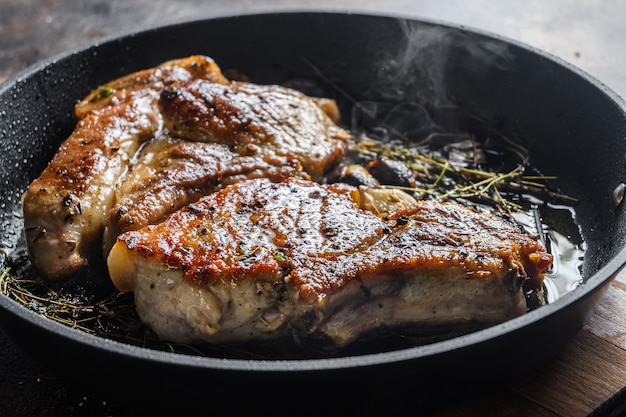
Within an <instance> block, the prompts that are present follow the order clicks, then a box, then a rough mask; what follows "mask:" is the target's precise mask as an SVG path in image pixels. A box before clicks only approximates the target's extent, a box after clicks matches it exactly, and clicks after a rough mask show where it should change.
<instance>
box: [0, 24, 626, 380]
mask: <svg viewBox="0 0 626 417" xmlns="http://www.w3.org/2000/svg"><path fill="white" fill-rule="evenodd" d="M303 27H306V28H308V30H307V31H303V30H301V28H303ZM243 28H245V30H243ZM154 45H158V47H154ZM192 54H205V55H208V56H210V57H212V58H213V59H215V61H216V62H217V63H219V64H220V65H221V66H222V67H223V68H236V69H237V70H240V71H242V72H244V73H245V74H247V75H248V76H249V78H250V79H251V80H254V81H255V82H258V83H283V82H284V81H285V80H293V79H315V80H320V79H322V80H323V82H322V83H321V85H323V86H325V89H324V91H323V92H322V93H325V94H327V95H328V96H331V97H333V98H335V99H337V101H338V103H339V104H340V107H341V110H342V112H343V113H344V114H345V115H346V116H345V117H344V118H345V119H346V120H349V119H350V117H351V116H350V114H351V112H352V110H353V104H354V103H353V100H356V101H357V102H386V101H393V102H404V101H416V100H417V101H418V102H427V103H433V104H435V105H438V104H441V105H444V104H446V103H448V102H450V101H454V102H456V103H461V104H462V105H463V107H465V108H467V109H470V110H471V111H472V112H475V113H477V114H479V115H480V116H481V118H483V119H485V120H490V121H494V122H495V123H497V125H498V127H499V129H500V131H501V132H504V133H505V134H507V135H515V136H520V137H523V138H526V139H528V140H529V141H531V142H532V144H533V145H532V148H531V158H532V163H533V164H534V165H535V166H537V167H538V168H539V169H540V170H541V171H542V172H545V173H546V174H555V175H557V176H558V180H557V185H558V187H559V189H560V190H562V192H563V193H564V194H567V195H571V196H574V197H575V198H576V199H578V200H579V204H578V205H577V206H576V210H575V212H576V218H575V220H576V222H577V224H578V226H579V232H580V234H581V237H582V238H583V239H584V241H585V243H586V253H585V257H584V261H583V262H582V265H581V276H582V279H583V283H582V285H580V287H579V288H577V289H576V290H574V291H572V292H571V293H570V294H567V295H566V296H564V297H563V298H562V299H559V300H557V301H556V302H554V303H553V304H549V305H546V306H543V307H541V308H538V309H537V310H535V311H532V312H530V313H529V314H527V315H526V316H523V317H520V318H518V319H514V320H511V321H510V322H506V323H503V324H500V325H496V326H493V327H490V328H487V329H481V330H478V331H476V332H473V333H470V334H465V335H460V336H458V337H454V338H451V339H449V340H444V341H438V342H435V343H431V344H427V345H424V346H418V347H410V346H406V347H403V348H402V349H392V350H391V351H387V352H384V353H377V350H378V349H381V351H382V350H384V349H386V348H385V347H384V346H382V347H376V346H374V347H372V346H370V348H369V349H370V350H369V351H367V352H365V353H362V352H361V353H360V352H354V351H348V352H346V353H345V354H344V355H342V356H341V357H338V358H325V359H311V360H307V359H297V360H292V361H289V360H287V361H273V360H269V361H268V360H263V359H260V360H255V359H254V358H252V359H239V358H234V359H224V358H223V357H220V354H217V353H216V354H215V356H214V357H199V356H195V355H193V354H190V355H178V354H172V353H168V352H159V351H152V350H151V349H146V348H141V347H136V346H130V345H126V344H123V343H119V342H115V341H109V340H107V341H102V340H101V338H99V337H95V336H92V335H87V334H83V333H81V332H80V331H78V330H75V329H70V328H67V327H65V326H63V325H59V324H58V323H49V320H47V319H45V318H43V317H42V316H39V315H38V314H37V313H35V312H33V311H31V310H28V309H26V308H23V307H21V306H18V305H17V304H16V303H15V302H13V301H11V300H9V299H7V298H6V297H1V298H0V307H1V309H0V312H1V316H0V317H2V325H3V327H4V328H5V330H6V331H7V333H8V334H9V335H11V337H13V338H14V339H16V340H17V341H18V342H19V343H20V344H21V345H23V346H25V348H26V350H27V351H29V352H32V353H33V354H34V355H38V356H42V357H43V358H44V360H46V361H54V360H55V359H56V358H57V357H70V356H68V355H71V354H77V353H79V352H92V351H93V352H97V353H98V354H99V355H100V356H101V358H100V359H97V360H96V361H94V366H98V367H100V368H101V369H100V370H101V371H102V372H107V370H106V368H107V367H108V366H109V365H110V363H111V362H112V361H115V362H116V363H117V366H116V367H119V366H122V365H123V366H128V367H143V366H144V365H145V364H154V363H158V364H160V366H157V367H155V368H154V370H153V371H151V372H155V373H156V372H158V371H161V370H163V369H166V370H168V371H171V370H172V369H174V370H179V371H181V370H184V371H181V372H192V373H194V374H195V373H201V372H203V371H206V370H207V369H210V370H211V371H213V372H223V373H226V374H229V373H231V372H247V371H262V373H263V374H265V376H266V377H267V373H268V372H269V373H272V375H273V374H274V373H278V374H282V373H291V372H300V371H307V372H312V373H315V372H318V371H320V370H329V371H334V370H341V369H351V370H352V371H353V372H356V373H357V374H358V372H359V371H358V370H359V369H368V368H376V369H378V368H379V367H381V366H386V368H385V372H390V373H391V372H404V373H406V372H409V371H407V370H406V369H404V368H403V367H404V366H405V365H406V364H407V363H414V364H416V366H417V364H419V366H423V367H424V368H422V369H437V368H438V367H440V366H441V364H442V363H443V362H446V363H458V364H461V363H467V362H474V363H476V364H477V366H479V367H480V366H482V365H484V364H485V363H486V362H492V361H493V358H501V357H502V356H503V355H504V354H506V355H507V356H510V355H515V354H516V353H517V354H520V352H526V351H534V350H537V348H540V350H541V353H539V354H538V355H537V357H540V358H541V357H543V358H547V357H549V356H551V355H552V354H554V353H555V352H556V351H558V349H559V348H560V347H561V346H563V345H564V344H565V343H567V341H568V340H569V339H570V338H571V337H572V336H573V335H574V334H575V333H576V332H577V331H578V329H579V328H580V327H581V326H582V324H583V322H584V320H585V318H586V317H587V316H588V315H589V312H590V311H591V310H592V309H593V307H594V306H595V304H596V303H597V301H598V299H599V297H600V296H601V294H602V289H603V288H605V287H606V286H607V284H608V283H609V282H610V279H611V278H612V277H614V276H615V274H617V272H618V271H619V270H620V269H621V268H622V266H623V264H624V261H625V260H626V254H625V249H624V239H625V236H624V235H625V225H626V222H625V221H624V210H623V207H622V205H621V204H619V205H615V204H614V197H613V196H614V194H613V193H614V190H615V188H616V187H618V186H619V184H620V183H621V182H623V181H624V178H626V172H625V171H626V167H625V166H624V155H625V154H626V140H625V139H626V113H625V108H626V106H625V105H624V103H623V101H622V100H621V99H620V98H618V97H617V96H616V95H614V94H613V93H612V92H610V91H608V90H607V89H606V88H605V87H603V86H602V85H601V84H600V83H599V82H597V81H596V80H594V79H592V78H591V77H589V76H587V75H586V74H583V73H582V72H581V71H579V70H577V69H575V68H573V67H571V66H569V65H567V64H565V63H563V62H560V61H559V60H557V59H555V58H553V57H550V56H548V55H547V54H545V53H542V52H540V51H536V50H533V49H532V48H529V47H527V46H524V45H520V44H516V43H514V42H511V41H508V40H505V39H501V38H498V37H497V36H493V35H489V34H484V33H480V32H476V31H470V30H467V29H464V28H460V27H454V26H450V25H445V24H440V23H436V22H427V21H417V20H406V19H402V18H398V17H393V16H370V15H357V14H341V13H323V12H322V13H282V14H281V13H278V14H266V15H249V16H246V15H243V16H234V17H224V18H216V19H210V20H199V21H192V22H183V23H179V24H175V25H170V26H166V27H159V28H155V29H150V30H146V31H141V32H137V33H131V34H126V35H124V36H121V37H117V38H110V39H106V40H103V41H99V42H97V43H94V44H90V45H86V46H85V47H82V48H79V49H77V50H73V51H69V52H68V53H66V54H63V55H61V56H58V57H55V58H53V59H51V60H49V61H46V62H43V63H41V64H38V65H36V66H34V67H32V68H29V69H28V70H26V71H24V72H23V73H20V74H18V75H17V76H16V77H13V78H12V79H10V80H8V81H7V82H5V83H4V84H3V85H0V143H1V144H2V148H3V153H1V154H0V166H1V167H2V170H1V171H0V233H2V241H1V242H0V265H2V269H3V270H4V269H5V268H6V267H7V265H9V263H10V262H11V260H12V258H15V257H17V256H20V255H23V253H20V251H23V250H24V249H23V242H22V239H23V226H22V215H21V205H20V198H21V195H22V193H23V192H24V191H25V189H26V188H27V186H28V184H29V183H30V181H32V179H34V178H36V177H37V176H38V175H39V173H40V172H41V171H42V170H43V168H44V167H45V166H46V164H47V162H48V161H49V160H50V158H51V157H52V155H53V154H54V152H55V151H56V149H57V147H58V145H59V144H60V143H61V141H62V140H64V138H66V137H67V136H68V135H69V133H70V132H71V131H72V129H73V127H74V120H73V116H72V108H73V105H74V104H75V103H76V101H77V100H78V99H80V98H82V97H84V96H85V95H86V94H87V93H88V92H89V91H91V90H92V89H93V88H94V87H96V86H98V85H101V84H103V83H105V82H107V81H109V80H111V79H113V78H116V77H119V76H121V75H124V74H127V73H129V72H132V71H136V70H139V69H143V68H147V67H150V66H154V65H157V64H159V63H161V62H164V61H166V60H169V59H173V58H177V57H183V56H187V55H192ZM464 122H465V121H463V120H458V121H454V123H464ZM24 329H30V330H31V331H30V332H29V331H24ZM555 329H558V331H555ZM39 337H44V338H46V339H48V340H49V341H50V344H49V346H51V348H50V349H47V350H46V352H41V351H39V350H38V349H37V348H36V346H37V345H38V344H39V343H41V342H38V340H37V339H38V338H39ZM528 359H529V360H531V361H535V360H536V358H528ZM56 360H58V359H56ZM493 363H495V364H496V366H498V364H500V363H501V362H500V361H498V360H496V361H495V362H493ZM481 364H482V365H481ZM511 366H515V367H519V368H523V366H524V362H523V361H521V360H520V361H519V362H516V363H515V364H514V365H511ZM401 368H402V369H401ZM142 369H143V368H142Z"/></svg>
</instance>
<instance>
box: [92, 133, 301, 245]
mask: <svg viewBox="0 0 626 417" xmlns="http://www.w3.org/2000/svg"><path fill="white" fill-rule="evenodd" d="M299 175H301V168H300V165H299V163H298V161H297V160H294V159H291V158H287V159H286V163H285V164H284V165H279V166H276V165H273V164H271V163H267V162H265V161H264V160H263V159H262V158H259V157H257V156H239V155H238V154H236V153H234V152H232V151H231V150H230V149H229V147H228V146H226V145H222V144H218V143H204V142H187V141H181V140H179V139H174V138H170V137H168V136H163V137H160V138H159V139H154V140H152V141H151V142H149V143H148V144H146V146H144V147H143V148H142V150H141V152H140V154H139V156H138V158H137V161H136V162H135V163H134V164H133V165H132V167H131V169H130V171H129V173H128V175H126V177H125V179H124V181H123V182H122V184H121V185H120V186H119V187H118V188H117V193H116V194H117V200H116V203H115V205H114V206H113V208H112V209H111V210H110V212H109V219H108V223H107V225H106V227H105V234H104V246H105V251H104V253H105V254H108V251H109V249H110V248H111V246H112V245H113V243H115V239H116V237H117V236H118V235H119V234H120V233H122V232H125V231H128V230H137V229H139V228H141V227H143V226H146V225H148V224H155V223H159V222H161V221H163V220H164V219H165V217H166V216H167V215H168V214H170V213H172V212H174V211H176V210H178V209H180V208H181V207H183V206H185V205H186V204H188V203H191V202H193V201H196V200H198V199H199V198H200V197H202V196H203V195H207V194H210V193H212V192H214V191H216V190H218V189H219V188H221V187H223V186H224V185H228V184H231V183H235V182H237V181H241V180H242V179H245V178H259V177H264V178H269V179H271V180H272V181H281V180H284V179H286V178H289V177H297V176H299Z"/></svg>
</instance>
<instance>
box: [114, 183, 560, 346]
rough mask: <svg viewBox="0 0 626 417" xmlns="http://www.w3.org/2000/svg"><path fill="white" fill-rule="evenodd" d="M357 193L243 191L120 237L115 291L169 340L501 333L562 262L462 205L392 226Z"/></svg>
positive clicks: (275, 186) (277, 187)
mask: <svg viewBox="0 0 626 417" xmlns="http://www.w3.org/2000/svg"><path fill="white" fill-rule="evenodd" d="M359 199H360V193H359V192H358V191H357V190H356V189H355V188H352V187H349V186H346V185H326V186H323V185H319V184H316V183H313V182H309V181H305V180H296V179H289V180H286V181H284V182H281V183H272V182H270V181H268V180H266V179H254V180H249V181H242V182H239V183H237V184H234V185H231V186H228V187H226V188H224V189H222V190H220V191H218V192H216V193H214V194H211V195H209V196H206V197H203V198H201V199H200V200H198V201H197V202H195V203H193V204H190V205H188V206H187V207H186V208H184V209H181V210H180V211H178V212H176V213H174V214H173V215H171V216H170V217H168V219H167V220H165V221H164V222H163V223H160V224H158V225H152V226H146V227H144V228H142V229H140V230H137V231H130V232H127V233H124V234H122V235H121V236H119V238H118V241H117V243H116V244H115V245H114V247H113V249H112V250H111V253H110V255H109V258H108V266H109V271H110V275H111V278H112V280H113V282H114V283H115V285H116V286H117V287H118V288H119V289H120V290H121V291H133V292H134V297H135V302H136V306H137V311H138V313H139V315H140V317H141V319H142V320H143V321H144V322H145V323H147V324H148V325H149V326H151V327H152V328H153V329H154V330H155V331H156V332H157V333H158V334H159V335H160V337H162V338H163V339H166V340H169V341H178V342H191V341H208V342H217V341H232V340H235V341H242V340H250V339H256V338H259V339H263V338H272V337H279V336H285V335H288V336H289V335H291V336H293V337H296V338H301V337H306V335H309V334H324V335H326V336H327V337H329V338H330V339H331V340H332V341H333V342H334V343H335V344H337V345H339V346H341V345H345V344H347V343H350V342H351V341H353V340H355V338H357V337H359V336H360V335H362V334H364V333H367V332H370V331H372V330H375V329H378V328H381V327H394V326H400V325H407V324H409V325H420V326H429V325H443V324H450V323H466V322H474V321H475V322H481V323H496V322H501V321H504V320H507V319H510V318H513V317H515V316H518V315H520V314H523V313H524V312H525V311H526V304H525V298H524V293H523V289H522V285H523V284H524V283H526V284H527V285H530V286H533V287H536V286H538V285H540V284H541V282H542V279H543V275H544V273H545V272H546V270H547V269H548V268H549V266H550V264H551V261H552V257H551V256H550V255H549V254H548V253H546V252H545V250H544V249H543V248H542V247H541V245H540V244H539V243H538V241H537V240H536V239H535V238H533V237H531V236H529V235H527V234H525V233H523V232H522V231H521V230H520V229H518V228H517V227H516V226H514V225H512V224H509V223H507V222H505V221H503V220H500V219H498V218H496V217H493V216H491V215H488V214H484V213H480V212H477V211H473V210H470V209H467V208H464V207H462V206H459V205H456V204H452V203H435V202H430V201H422V202H417V203H414V204H411V205H409V206H406V207H405V208H404V209H401V210H399V211H398V212H396V213H395V214H393V215H391V216H389V217H379V216H376V215H374V214H373V213H372V212H370V211H366V210H362V209H360V208H359V207H358V202H359Z"/></svg>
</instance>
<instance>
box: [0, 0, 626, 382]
mask: <svg viewBox="0 0 626 417" xmlns="http://www.w3.org/2000/svg"><path fill="white" fill-rule="evenodd" d="M293 14H295V15H303V14H316V15H346V16H365V17H371V18H382V19H403V20H409V21H417V22H422V23H426V24H434V25H441V26H443V27H448V28H453V29H459V30H462V31H467V32H471V33H475V34H478V35H481V36H485V37H488V38H491V39H495V40H498V41H502V42H506V43H509V44H512V45H514V46H516V47H518V48H521V49H524V50H526V51H529V52H531V53H534V54H537V55H540V56H542V57H544V58H546V59H548V60H550V61H552V62H554V63H556V64H558V65H561V66H563V67H565V68H567V69H568V70H569V71H572V72H574V73H575V74H577V75H578V76H580V77H581V78H583V79H584V80H585V81H586V82H588V83H591V84H592V85H593V86H595V87H597V88H599V89H600V90H602V91H603V92H604V93H605V94H607V95H608V96H609V98H611V99H612V101H613V102H614V103H615V105H616V106H618V107H619V108H620V109H621V110H622V111H623V112H624V113H626V102H624V100H623V99H622V98H621V97H620V96H619V95H618V94H617V93H615V92H614V91H613V90H611V89H610V88H609V87H607V86H606V85H605V84H604V83H602V82H601V81H599V80H598V79H596V78H595V77H593V76H591V75H590V74H588V73H587V72H585V71H583V70H582V69H580V68H578V67H576V66H574V65H573V64H571V63H569V62H567V61H565V60H563V59H561V58H559V57H556V56H554V55H551V54H549V53H548V52H545V51H543V50H540V49H537V48H535V47H533V46H530V45H528V44H525V43H522V42H519V41H516V40H513V39H509V38H507V37H504V36H501V35H498V34H494V33H491V32H488V31H484V30H480V29H474V28H470V27H467V26H465V25H459V24H454V23H446V22H442V21H438V20H432V19H424V18H420V17H417V16H401V15H394V14H381V13H374V12H371V11H363V12H361V11H356V12H355V11H349V12H348V11H341V10H320V9H312V10H308V9H306V10H302V9H298V10H286V11H269V12H248V13H245V12H243V13H237V14H225V15H217V16H210V17H206V16H205V17H201V18H196V19H184V20H178V21H173V22H169V23H164V24H159V25H152V26H147V27H142V28H137V29H134V30H130V31H126V32H121V33H118V34H115V35H109V36H105V37H103V38H100V39H97V40H94V41H91V42H87V43H84V44H82V45H79V46H77V47H75V48H71V49H69V50H66V51H64V52H61V53H59V54H56V55H54V56H52V57H50V58H47V59H44V60H41V61H39V62H37V63H35V64H33V65H30V66H29V67H27V68H25V69H23V70H21V71H19V72H17V73H16V74H14V75H11V76H10V77H9V78H7V79H6V80H5V81H4V82H2V83H0V95H2V94H5V93H6V92H7V91H9V90H10V89H12V88H14V87H15V86H16V85H17V84H19V83H22V82H24V81H26V80H27V79H28V78H29V77H31V76H33V75H35V74H36V73H38V72H40V71H42V70H44V69H45V68H47V67H49V66H51V65H53V64H55V63H57V62H59V61H62V60H63V59H67V58H68V57H70V56H72V55H75V54H79V53H86V52H87V51H89V50H91V49H94V48H98V47H99V46H101V45H103V44H107V43H111V42H118V41H120V40H122V39H125V38H128V37H133V36H137V35H139V34H143V33H146V32H151V31H161V30H175V29H176V27H180V26H185V25H189V24H197V23H202V22H207V23H210V22H213V21H216V20H223V19H233V18H244V17H252V16H254V17H258V16H268V15H270V16H276V15H293ZM625 265H626V247H624V248H622V249H620V250H619V251H618V252H617V253H616V255H615V256H614V257H613V258H611V259H610V260H609V261H608V262H607V263H606V264H605V265H603V266H602V267H601V268H600V269H599V270H598V271H596V272H595V273H594V274H592V275H591V276H589V277H588V278H587V280H586V281H585V283H584V284H582V285H581V286H580V287H578V288H577V289H575V290H574V291H572V292H570V293H568V294H566V295H564V296H563V297H562V298H560V299H558V300H556V301H555V302H554V303H551V304H548V305H546V306H542V307H541V308H539V309H537V310H534V311H531V312H529V313H527V314H525V315H523V316H520V317H517V318H514V319H511V320H508V321H506V322H503V323H500V324H496V325H493V326H490V327H488V328H486V329H483V330H479V331H476V332H472V333H470V334H467V335H464V336H459V337H455V338H453V339H450V340H445V341H440V342H435V343H432V344H428V345H423V346H416V347H412V348H404V349H400V350H394V351H389V352H380V353H372V354H364V355H358V356H340V357H333V358H322V359H293V360H292V359H270V360H256V359H254V360H251V359H225V358H216V357H202V356H196V355H187V354H179V353H172V352H165V351H158V350H154V349H150V348H144V347H140V346H135V345H130V344H126V343H123V342H118V341H115V340H111V339H106V338H103V337H100V336H96V335H92V334H89V333H85V332H83V331H80V330H77V329H73V328H71V327H68V326H66V325H64V324H60V323H57V322H54V321H52V320H49V319H46V318H45V317H43V316H41V315H40V314H38V313H36V312H34V311H32V310H29V309H28V308H26V307H23V306H21V305H19V304H18V303H16V302H14V301H13V300H10V299H9V298H8V297H6V296H3V297H0V307H1V308H2V309H4V310H6V311H8V312H9V313H11V314H12V315H14V316H16V318H17V319H20V320H25V321H27V322H29V323H30V324H32V325H34V326H36V327H38V328H43V329H45V330H46V331H49V332H52V333H54V334H56V335H59V336H60V337H62V338H65V339H69V340H71V341H73V342H75V343H78V344H81V345H85V346H88V347H90V348H92V349H95V350H99V351H104V352H106V353H113V354H117V355H122V356H126V357H130V358H132V359H137V360H142V361H145V360H149V361H156V362H160V363H164V364H172V365H177V366H185V367H194V368H201V369H206V370H210V369H213V370H225V371H237V372H240V371H261V372H283V373H284V372H303V371H317V370H337V369H345V368H353V367H363V366H372V365H384V364H388V363H392V362H393V363H396V362H402V361H411V360H416V359H423V358H427V357H430V356H436V355H440V354H443V353H446V352H450V351H452V350H456V349H462V348H467V347H470V346H473V345H478V344H480V343H484V342H486V341H489V340H493V339H497V338H500V337H503V336H505V335H507V334H509V333H512V332H517V331H520V330H522V329H524V328H526V327H527V326H530V325H533V324H537V323H539V322H541V321H542V320H546V319H548V318H550V317H552V316H554V315H557V314H559V313H560V312H561V311H563V310H564V309H566V308H567V307H568V306H571V305H573V304H575V303H576V302H578V301H579V300H581V299H583V298H586V297H588V296H589V295H591V294H592V293H594V292H597V291H600V290H601V289H602V288H603V287H605V286H606V284H608V283H609V282H610V281H611V280H612V279H613V278H614V277H615V276H617V274H618V273H619V272H620V271H621V270H622V269H623V268H624V266H625Z"/></svg>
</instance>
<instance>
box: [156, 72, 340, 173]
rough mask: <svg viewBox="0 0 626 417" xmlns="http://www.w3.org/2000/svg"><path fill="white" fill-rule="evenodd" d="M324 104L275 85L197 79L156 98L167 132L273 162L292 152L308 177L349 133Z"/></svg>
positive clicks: (325, 164) (333, 157)
mask: <svg viewBox="0 0 626 417" xmlns="http://www.w3.org/2000/svg"><path fill="white" fill-rule="evenodd" d="M328 103H329V102H328V101H326V104H324V105H323V106H320V101H319V100H314V99H312V98H310V97H307V96H306V95H304V94H302V93H300V92H298V91H296V90H292V89H289V88H285V87H281V86H278V85H257V84H251V83H231V84H229V85H221V84H215V83H211V82H204V81H202V80H197V81H192V82H189V83H181V84H179V85H176V86H174V87H171V88H168V89H166V90H165V91H164V92H163V94H162V95H161V100H160V106H161V111H162V113H163V117H164V119H165V125H166V126H167V128H168V129H169V130H170V131H171V132H172V133H174V134H176V135H178V136H180V137H183V138H186V139H190V140H194V141H209V142H218V143H223V144H226V145H228V146H230V147H232V148H233V149H234V150H235V152H237V153H238V154H240V155H262V156H263V157H264V158H265V159H266V160H269V159H272V160H273V161H274V163H275V164H277V165H280V164H282V161H283V160H284V159H285V158H289V157H295V158H296V159H298V160H299V161H300V163H301V164H302V168H303V169H304V171H306V172H307V173H308V174H309V175H310V176H311V179H313V180H314V181H318V180H319V179H321V177H322V176H323V175H324V174H325V173H326V172H328V171H329V170H330V169H331V168H332V167H333V166H334V165H335V164H336V163H337V162H338V161H339V160H340V158H341V157H342V156H343V155H344V153H345V150H346V142H345V140H346V139H348V138H349V137H350V136H349V134H348V133H347V132H346V131H345V130H343V129H341V128H340V127H338V126H337V125H336V124H335V122H334V121H333V119H332V118H331V117H330V116H329V114H328V113H331V114H334V113H333V112H332V111H330V110H328V108H327V107H328V106H329V104H328ZM324 109H326V110H324Z"/></svg>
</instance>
